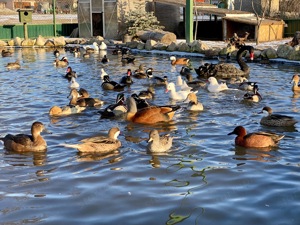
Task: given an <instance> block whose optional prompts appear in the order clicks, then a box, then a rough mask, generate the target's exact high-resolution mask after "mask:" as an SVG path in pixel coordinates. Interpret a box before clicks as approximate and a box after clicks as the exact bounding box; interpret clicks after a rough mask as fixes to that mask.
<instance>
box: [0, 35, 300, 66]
mask: <svg viewBox="0 0 300 225" xmlns="http://www.w3.org/2000/svg"><path fill="white" fill-rule="evenodd" d="M290 40H291V38H289V39H283V40H279V41H273V42H267V43H260V44H259V45H256V44H255V43H254V42H251V41H247V42H246V43H245V44H246V45H252V46H253V47H254V48H255V58H257V59H261V60H269V61H271V62H272V61H274V62H290V63H297V64H300V45H296V46H294V47H292V46H290V45H288V44H287V43H288V42H289V41H290ZM103 41H104V42H105V43H106V45H107V46H108V48H111V49H113V48H114V47H115V46H116V45H121V46H126V47H128V48H130V49H131V50H132V51H133V52H143V53H153V54H173V55H186V56H187V55H190V56H195V57H205V58H216V57H218V56H222V55H226V54H227V53H230V54H231V57H235V55H236V52H237V49H235V47H234V46H228V43H226V42H224V41H201V40H195V41H193V42H192V43H186V42H185V40H177V41H176V42H172V43H171V44H169V45H167V44H163V43H160V42H156V41H154V40H147V41H146V43H144V42H142V41H138V40H133V41H130V42H126V43H122V42H120V41H115V40H106V39H104V38H103V37H101V36H98V37H95V38H90V39H85V38H66V37H63V36H61V37H55V38H44V37H42V36H39V37H38V38H36V39H27V40H24V39H22V38H19V37H16V38H14V39H11V40H8V41H4V40H0V48H5V47H49V48H51V47H52V48H59V47H66V46H74V45H75V46H84V45H89V44H92V43H93V42H97V43H98V44H100V43H101V42H103Z"/></svg>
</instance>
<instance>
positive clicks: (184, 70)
mask: <svg viewBox="0 0 300 225" xmlns="http://www.w3.org/2000/svg"><path fill="white" fill-rule="evenodd" d="M179 73H180V75H181V76H184V77H187V76H189V75H192V72H191V69H190V68H188V67H186V66H183V67H181V70H180V72H179Z"/></svg>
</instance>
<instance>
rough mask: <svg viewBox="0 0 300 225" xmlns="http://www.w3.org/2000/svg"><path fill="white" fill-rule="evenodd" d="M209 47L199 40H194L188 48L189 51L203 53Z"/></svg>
mask: <svg viewBox="0 0 300 225" xmlns="http://www.w3.org/2000/svg"><path fill="white" fill-rule="evenodd" d="M208 49H210V47H209V46H208V45H207V44H205V43H203V42H202V41H200V40H195V41H193V42H192V43H190V50H191V52H199V53H204V52H206V51H207V50H208Z"/></svg>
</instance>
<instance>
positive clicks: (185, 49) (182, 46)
mask: <svg viewBox="0 0 300 225" xmlns="http://www.w3.org/2000/svg"><path fill="white" fill-rule="evenodd" d="M178 51H181V52H190V51H191V48H190V46H189V45H188V44H187V43H185V42H180V43H179V44H178Z"/></svg>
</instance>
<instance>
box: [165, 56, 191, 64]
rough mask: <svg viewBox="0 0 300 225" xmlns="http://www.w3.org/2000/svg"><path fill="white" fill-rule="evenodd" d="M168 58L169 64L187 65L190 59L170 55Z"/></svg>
mask: <svg viewBox="0 0 300 225" xmlns="http://www.w3.org/2000/svg"><path fill="white" fill-rule="evenodd" d="M170 60H171V65H173V66H174V65H185V66H187V65H189V63H190V59H188V58H179V59H177V58H176V57H175V56H171V57H170Z"/></svg>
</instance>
